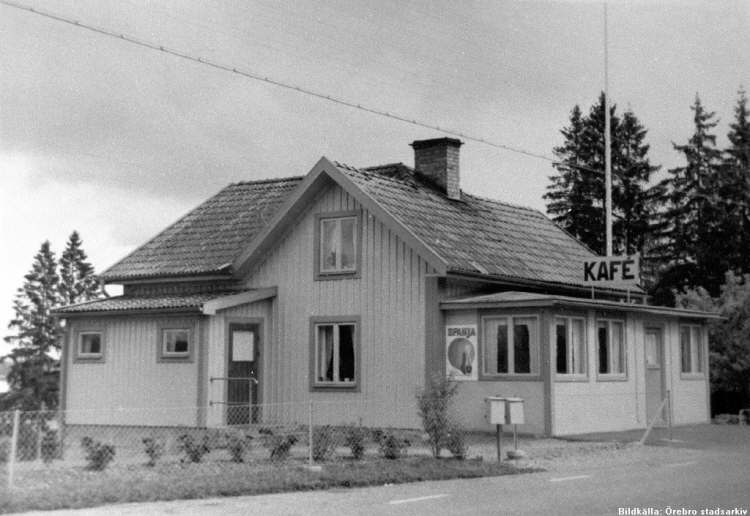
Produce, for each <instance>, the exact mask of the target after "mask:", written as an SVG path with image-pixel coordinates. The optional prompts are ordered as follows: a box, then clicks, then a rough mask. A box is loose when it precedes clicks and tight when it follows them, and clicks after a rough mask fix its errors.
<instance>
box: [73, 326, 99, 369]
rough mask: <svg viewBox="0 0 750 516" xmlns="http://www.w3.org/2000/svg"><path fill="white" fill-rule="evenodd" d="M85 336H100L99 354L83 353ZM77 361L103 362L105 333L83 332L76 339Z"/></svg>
mask: <svg viewBox="0 0 750 516" xmlns="http://www.w3.org/2000/svg"><path fill="white" fill-rule="evenodd" d="M85 335H98V336H99V352H98V353H90V352H85V351H83V337H84V336H85ZM76 359H78V360H81V361H96V362H99V361H102V360H103V359H104V332H103V331H102V330H81V331H79V332H78V336H77V338H76Z"/></svg>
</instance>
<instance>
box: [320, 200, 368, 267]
mask: <svg viewBox="0 0 750 516" xmlns="http://www.w3.org/2000/svg"><path fill="white" fill-rule="evenodd" d="M345 220H351V221H353V226H354V227H353V229H352V252H353V253H354V265H353V266H352V267H346V268H345V267H344V266H343V265H342V264H341V256H342V248H343V244H344V241H343V236H342V229H341V228H342V227H343V224H342V222H343V221H345ZM331 223H335V224H336V226H335V229H334V231H335V232H336V234H337V235H338V238H337V241H338V245H339V248H338V249H337V250H336V265H335V266H334V267H333V268H329V269H326V268H325V255H324V253H325V245H324V242H323V236H324V234H325V232H324V231H323V227H324V225H325V224H331ZM358 226H359V217H358V216H357V215H356V214H352V215H341V216H335V217H320V219H319V220H318V264H319V270H318V272H319V273H320V274H321V275H336V274H355V273H356V272H357V269H358V267H359V253H358V245H359V242H358V238H359V228H358Z"/></svg>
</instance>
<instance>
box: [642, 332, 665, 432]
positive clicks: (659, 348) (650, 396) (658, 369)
mask: <svg viewBox="0 0 750 516" xmlns="http://www.w3.org/2000/svg"><path fill="white" fill-rule="evenodd" d="M644 344H645V348H646V416H647V420H648V422H651V419H652V418H653V417H654V416H655V415H656V411H657V410H658V409H659V405H661V403H662V400H663V399H664V389H665V387H664V340H663V338H662V330H661V328H646V331H645V342H644ZM660 417H661V419H662V421H663V420H664V411H662V413H661V414H660Z"/></svg>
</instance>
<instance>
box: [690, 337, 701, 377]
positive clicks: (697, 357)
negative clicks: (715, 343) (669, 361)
mask: <svg viewBox="0 0 750 516" xmlns="http://www.w3.org/2000/svg"><path fill="white" fill-rule="evenodd" d="M692 336H693V339H692V343H691V344H692V346H691V350H692V352H693V360H694V363H695V367H694V368H693V372H695V373H702V372H703V352H702V350H701V330H700V328H699V327H697V326H693V332H692Z"/></svg>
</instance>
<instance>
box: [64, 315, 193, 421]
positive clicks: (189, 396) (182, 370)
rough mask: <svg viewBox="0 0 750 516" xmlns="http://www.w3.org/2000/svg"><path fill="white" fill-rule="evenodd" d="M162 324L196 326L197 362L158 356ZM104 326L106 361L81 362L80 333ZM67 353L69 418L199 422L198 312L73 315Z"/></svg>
mask: <svg viewBox="0 0 750 516" xmlns="http://www.w3.org/2000/svg"><path fill="white" fill-rule="evenodd" d="M162 324H170V325H180V326H182V325H185V326H188V325H189V326H190V327H191V328H192V329H193V345H194V346H195V349H194V353H193V360H192V361H191V362H178V363H165V362H158V361H157V339H158V334H159V327H160V325H162ZM86 329H92V330H95V329H96V330H103V331H104V332H105V336H104V346H105V348H104V361H103V362H101V363H82V362H76V361H75V358H74V356H75V351H74V349H75V348H74V347H75V345H76V342H75V339H76V334H77V332H78V331H80V330H86ZM70 332H71V333H70V335H71V349H70V352H69V353H67V357H66V360H67V364H68V375H67V386H66V391H67V392H66V396H67V400H66V409H67V410H68V413H67V415H66V417H67V422H68V423H73V424H75V423H85V424H107V425H114V424H128V425H195V424H196V423H197V402H198V390H197V389H198V368H197V364H198V360H197V352H198V350H199V348H200V346H202V345H203V342H202V341H201V338H200V332H199V324H198V317H184V316H183V317H138V318H134V317H126V316H119V317H117V316H114V317H106V318H104V317H101V318H96V319H71V320H70Z"/></svg>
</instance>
